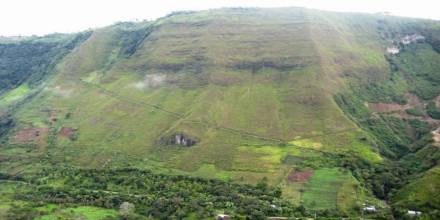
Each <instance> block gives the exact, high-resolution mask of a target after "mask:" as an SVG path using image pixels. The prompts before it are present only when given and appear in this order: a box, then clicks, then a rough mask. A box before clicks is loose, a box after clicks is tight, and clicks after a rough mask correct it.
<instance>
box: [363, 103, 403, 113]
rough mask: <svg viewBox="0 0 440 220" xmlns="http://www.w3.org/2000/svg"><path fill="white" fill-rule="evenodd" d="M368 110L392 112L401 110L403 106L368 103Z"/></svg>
mask: <svg viewBox="0 0 440 220" xmlns="http://www.w3.org/2000/svg"><path fill="white" fill-rule="evenodd" d="M368 108H370V109H371V110H373V111H375V112H392V111H399V110H403V109H405V106H404V105H399V104H396V103H368Z"/></svg>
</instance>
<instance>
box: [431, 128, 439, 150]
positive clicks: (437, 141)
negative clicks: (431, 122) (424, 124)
mask: <svg viewBox="0 0 440 220" xmlns="http://www.w3.org/2000/svg"><path fill="white" fill-rule="evenodd" d="M432 139H434V142H435V144H436V145H437V146H440V128H437V130H435V131H433V132H432Z"/></svg>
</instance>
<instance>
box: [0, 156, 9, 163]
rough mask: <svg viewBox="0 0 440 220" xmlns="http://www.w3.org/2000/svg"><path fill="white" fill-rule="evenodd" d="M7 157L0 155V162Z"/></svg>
mask: <svg viewBox="0 0 440 220" xmlns="http://www.w3.org/2000/svg"><path fill="white" fill-rule="evenodd" d="M7 160H8V157H6V156H3V155H0V162H3V161H7Z"/></svg>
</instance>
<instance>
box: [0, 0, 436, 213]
mask: <svg viewBox="0 0 440 220" xmlns="http://www.w3.org/2000/svg"><path fill="white" fill-rule="evenodd" d="M439 61H440V23H439V22H438V21H433V20H422V19H412V18H402V17H392V16H386V15H371V14H358V13H335V12H325V11H318V10H311V9H303V8H274V9H259V8H249V9H247V8H225V9H215V10H207V11H197V12H192V11H185V12H176V13H172V14H170V15H168V16H166V17H163V18H159V19H157V20H154V21H145V22H140V23H130V22H121V23H117V24H114V25H112V26H108V27H104V28H99V29H96V30H92V31H86V32H81V33H76V34H53V35H48V36H44V37H30V38H23V39H22V38H18V39H16V38H1V39H0V75H1V78H0V86H1V87H0V95H1V96H0V117H1V118H0V135H1V143H0V163H1V166H0V174H1V175H0V176H1V177H2V179H5V180H7V181H5V182H4V183H1V184H4V185H5V187H3V188H4V190H2V194H0V200H1V201H2V202H4V204H5V205H3V206H0V216H6V217H9V218H12V219H13V217H11V216H14V215H15V217H16V216H17V215H18V214H17V213H27V214H28V215H31V216H34V217H36V216H41V219H44V217H45V216H46V217H47V218H51V217H52V218H56V217H57V216H58V217H59V216H62V215H64V214H65V213H70V214H65V215H68V216H70V217H65V218H75V217H77V216H81V215H83V218H86V219H101V217H90V216H89V215H88V213H101V212H102V213H107V214H108V215H109V216H117V215H121V216H122V215H125V214H124V211H123V210H126V209H128V208H127V207H131V206H130V205H133V206H136V209H135V211H133V210H131V211H133V212H135V213H136V214H133V215H144V216H150V217H153V218H159V219H161V218H163V219H167V218H169V217H170V216H173V217H174V218H182V217H184V216H186V217H188V218H196V219H198V218H206V217H210V216H213V215H215V214H216V213H222V212H225V213H229V214H230V215H232V216H234V217H240V216H241V217H243V218H244V217H245V216H247V217H249V218H251V219H257V218H263V217H264V216H293V215H294V216H313V214H314V213H318V215H320V216H334V217H336V216H338V217H349V216H350V217H354V216H360V215H366V216H367V217H368V216H369V217H370V218H385V219H389V218H397V219H402V218H407V217H408V214H407V211H408V210H415V211H420V212H421V215H422V216H423V217H424V218H427V219H430V218H431V219H435V218H437V217H439V215H440V213H439V212H438V210H439V209H440V207H439V203H438V202H436V201H438V199H439V198H440V194H439V189H440V186H439V178H440V177H439V175H438V169H439V165H438V162H439V158H440V153H439V146H440V129H439V125H440V96H439V94H440V62H439ZM91 174H93V176H90V175H91ZM146 176H147V177H148V178H147V177H146ZM145 178H147V179H145ZM176 178H177V179H176ZM132 179H133V180H132ZM129 180H130V181H129ZM152 180H154V181H152ZM124 181H128V182H124ZM179 181H183V182H184V183H180V182H179ZM204 181H208V182H206V183H205V182H204ZM210 181H211V182H210ZM212 181H214V182H212ZM142 182H144V183H142ZM145 182H147V183H148V184H145ZM25 183H26V184H25ZM123 183H125V184H123ZM170 184H171V185H170ZM173 184H174V185H173ZM211 184H212V185H211ZM158 185H159V186H158ZM152 186H157V187H159V188H154V187H152ZM207 186H210V187H207ZM161 187H162V188H161ZM182 187H183V189H181V188H182ZM243 187H245V188H246V187H248V188H249V190H248V191H246V190H244V188H243ZM201 188H203V190H202V191H200V192H199V191H197V190H198V189H201ZM176 189H178V190H176ZM189 189H191V190H196V191H197V193H196V192H193V191H191V192H187V191H186V190H189ZM219 189H221V190H219ZM243 190H244V191H243ZM87 192H88V193H87ZM161 192H164V193H165V194H161ZM232 192H234V193H232ZM255 192H257V193H255ZM122 193H125V194H122ZM141 193H142V195H147V194H148V195H149V196H147V197H148V198H144V199H143V200H140V199H139V198H141V197H142V196H140V195H141ZM166 193H172V196H170V195H171V194H166ZM174 193H175V194H174ZM185 193H186V194H185ZM199 194H201V195H199ZM185 195H186V196H185ZM188 195H192V197H191V196H189V197H188ZM202 195H203V196H202ZM227 195H228V196H231V197H227ZM238 195H240V196H238ZM234 196H235V197H234ZM98 197H99V199H98ZM110 197H111V198H110ZM114 197H118V198H117V199H115V198H114ZM90 198H95V199H90ZM142 198H143V197H142ZM185 198H192V199H187V200H185ZM201 198H203V199H201ZM225 198H230V199H231V201H232V198H234V200H233V201H234V202H229V203H228V202H226V201H228V200H224V199H225ZM246 198H248V200H249V202H243V201H248V200H246ZM36 201H41V202H36ZM110 201H111V202H110ZM124 201H125V203H123V202H124ZM127 201H128V202H127ZM146 201H148V202H146ZM194 201H200V202H199V203H198V204H199V205H197V206H196V205H194V204H193V203H196V202H194ZM250 201H258V202H255V204H254V203H252V202H250ZM191 202H193V203H191ZM72 204H76V205H81V206H80V207H76V208H75V206H74V207H73V208H72V206H71V205H72ZM127 204H129V205H127ZM191 204H192V205H191ZM90 206H93V207H90ZM120 206H121V209H123V210H122V211H121V210H120V213H119V214H117V213H116V211H114V209H117V208H118V207H120ZM367 206H374V207H375V209H376V211H373V212H368V210H367V209H366V207H367ZM51 207H52V208H51ZM54 207H55V208H54ZM98 207H100V208H98ZM177 207H179V208H177ZM104 208H105V209H104ZM201 210H203V211H201ZM365 210H367V211H365ZM11 213H12V214H11ZM63 213H64V214H63ZM72 213H73V214H72ZM115 213H116V214H115ZM121 213H122V214H121ZM109 218H110V217H109ZM115 218H116V217H115ZM133 218H134V217H133ZM138 218H141V217H140V216H138Z"/></svg>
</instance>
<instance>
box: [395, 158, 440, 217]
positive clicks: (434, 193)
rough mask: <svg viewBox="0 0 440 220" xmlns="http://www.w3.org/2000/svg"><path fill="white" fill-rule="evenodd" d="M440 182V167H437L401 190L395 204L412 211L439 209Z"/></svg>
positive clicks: (396, 196)
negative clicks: (430, 208) (429, 208)
mask: <svg viewBox="0 0 440 220" xmlns="http://www.w3.org/2000/svg"><path fill="white" fill-rule="evenodd" d="M439 181H440V167H439V166H436V167H434V168H432V169H430V170H429V171H427V172H426V173H425V174H424V175H422V176H421V178H418V179H413V180H412V181H411V182H410V183H409V184H408V185H406V186H405V187H403V188H402V189H401V190H399V191H398V192H397V193H396V195H395V196H394V198H393V202H394V203H395V204H396V205H398V206H400V207H404V208H407V209H412V210H414V209H417V210H428V209H427V208H426V207H433V208H435V209H439V204H440V196H439V187H438V186H439V184H440V182H439Z"/></svg>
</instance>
